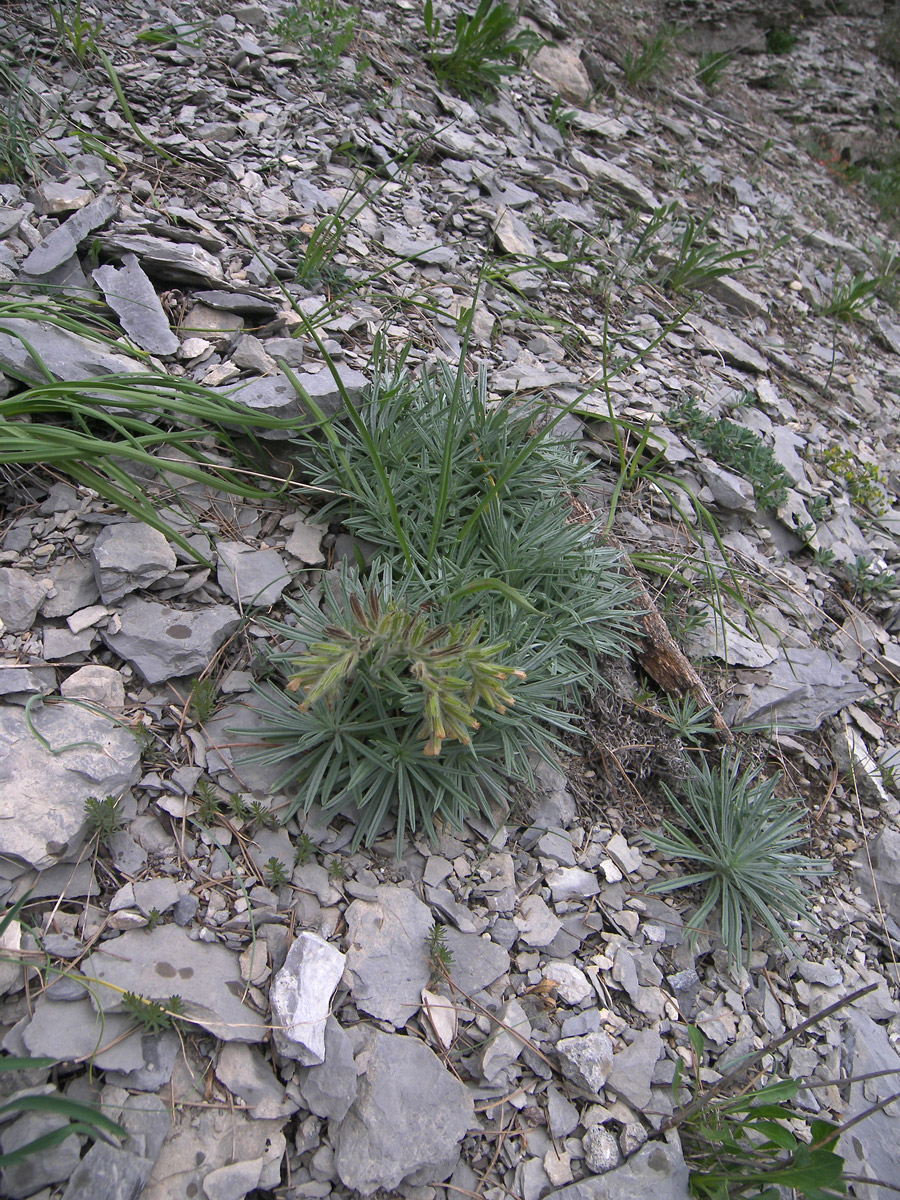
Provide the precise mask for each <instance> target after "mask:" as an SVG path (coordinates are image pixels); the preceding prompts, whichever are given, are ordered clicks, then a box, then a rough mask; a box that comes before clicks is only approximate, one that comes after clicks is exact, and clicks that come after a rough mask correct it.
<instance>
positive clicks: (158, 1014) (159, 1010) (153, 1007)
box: [122, 992, 185, 1033]
mask: <svg viewBox="0 0 900 1200" xmlns="http://www.w3.org/2000/svg"><path fill="white" fill-rule="evenodd" d="M122 1006H123V1007H124V1009H125V1011H126V1012H127V1013H128V1015H129V1016H130V1017H133V1018H134V1020H135V1021H137V1023H138V1024H139V1025H140V1026H141V1028H142V1029H143V1030H144V1032H145V1033H162V1031H163V1030H164V1029H173V1028H174V1027H175V1026H176V1025H177V1024H178V1022H179V1021H180V1020H182V1019H183V1018H184V1015H185V1010H184V1001H183V1000H182V999H181V997H180V996H170V997H169V998H168V1000H164V1001H158V1000H151V999H150V997H149V996H139V995H137V994H136V993H135V992H124V993H123V994H122Z"/></svg>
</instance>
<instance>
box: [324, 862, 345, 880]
mask: <svg viewBox="0 0 900 1200" xmlns="http://www.w3.org/2000/svg"><path fill="white" fill-rule="evenodd" d="M328 878H329V879H331V880H332V881H333V882H334V883H343V882H344V881H345V880H346V878H347V868H346V867H345V866H344V864H343V863H342V862H341V860H340V859H339V858H332V859H329V861H328Z"/></svg>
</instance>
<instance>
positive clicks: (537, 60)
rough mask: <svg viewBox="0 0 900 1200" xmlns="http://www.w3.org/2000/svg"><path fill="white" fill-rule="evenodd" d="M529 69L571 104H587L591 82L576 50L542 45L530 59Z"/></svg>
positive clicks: (591, 89)
mask: <svg viewBox="0 0 900 1200" xmlns="http://www.w3.org/2000/svg"><path fill="white" fill-rule="evenodd" d="M530 65H531V69H532V71H533V72H534V73H535V75H537V77H538V79H542V80H543V81H544V82H545V83H549V84H550V85H551V86H552V87H553V88H554V89H555V91H557V92H558V93H559V95H560V96H562V98H563V99H564V100H568V101H569V102H570V103H571V104H587V103H588V101H589V100H590V98H591V96H592V94H593V90H594V88H593V84H592V83H591V80H590V77H589V76H588V73H587V71H586V70H585V67H584V64H583V63H582V61H581V59H580V57H579V55H578V52H577V51H576V50H569V49H568V48H567V47H565V46H555V45H552V44H551V45H547V46H542V47H541V49H540V50H538V52H537V54H536V55H535V56H534V58H533V59H532V60H531V64H530Z"/></svg>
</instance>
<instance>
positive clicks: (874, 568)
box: [844, 555, 897, 600]
mask: <svg viewBox="0 0 900 1200" xmlns="http://www.w3.org/2000/svg"><path fill="white" fill-rule="evenodd" d="M844 570H845V572H846V574H847V578H848V579H849V580H850V586H851V587H852V588H853V594H854V596H855V597H856V598H857V599H860V600H865V599H870V598H871V597H873V596H883V595H885V593H890V592H893V591H894V589H895V588H896V587H897V574H896V572H895V571H892V570H890V568H889V567H888V565H887V563H886V562H885V561H884V559H883V558H873V559H867V558H864V557H863V556H862V555H859V556H858V557H857V559H856V561H855V562H852V563H849V562H848V563H845V564H844Z"/></svg>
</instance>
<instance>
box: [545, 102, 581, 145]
mask: <svg viewBox="0 0 900 1200" xmlns="http://www.w3.org/2000/svg"><path fill="white" fill-rule="evenodd" d="M574 118H575V114H574V113H573V112H572V110H571V108H566V106H565V101H564V100H563V98H562V96H554V97H553V103H552V104H551V105H550V111H549V113H548V114H547V123H548V124H550V125H552V126H553V128H554V129H557V130H558V131H559V132H560V133H561V134H562V136H563V137H568V135H569V133H570V131H571V129H572V122H573V120H574Z"/></svg>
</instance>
